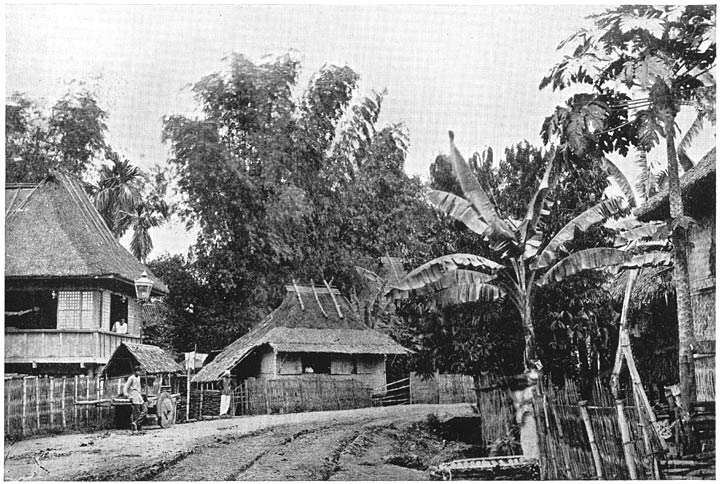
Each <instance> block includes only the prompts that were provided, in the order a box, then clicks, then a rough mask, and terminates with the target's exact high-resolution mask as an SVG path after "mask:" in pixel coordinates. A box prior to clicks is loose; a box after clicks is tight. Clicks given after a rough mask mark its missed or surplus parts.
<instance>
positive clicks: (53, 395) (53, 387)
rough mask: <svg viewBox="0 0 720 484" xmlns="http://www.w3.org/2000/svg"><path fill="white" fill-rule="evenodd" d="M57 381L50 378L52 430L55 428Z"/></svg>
mask: <svg viewBox="0 0 720 484" xmlns="http://www.w3.org/2000/svg"><path fill="white" fill-rule="evenodd" d="M54 383H55V381H54V380H53V377H50V429H52V428H53V427H54V426H55V385H54Z"/></svg>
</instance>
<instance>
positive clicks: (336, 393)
mask: <svg viewBox="0 0 720 484" xmlns="http://www.w3.org/2000/svg"><path fill="white" fill-rule="evenodd" d="M330 383H331V384H332V387H333V392H335V400H337V404H338V410H342V405H340V397H339V396H338V390H337V382H336V381H335V380H332V381H331V382H330Z"/></svg>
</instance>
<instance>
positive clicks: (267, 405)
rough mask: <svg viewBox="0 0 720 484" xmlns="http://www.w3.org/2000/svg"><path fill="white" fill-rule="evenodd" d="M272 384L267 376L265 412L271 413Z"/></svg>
mask: <svg viewBox="0 0 720 484" xmlns="http://www.w3.org/2000/svg"><path fill="white" fill-rule="evenodd" d="M269 393H270V386H269V383H268V380H267V378H265V413H267V414H268V415H270V395H269Z"/></svg>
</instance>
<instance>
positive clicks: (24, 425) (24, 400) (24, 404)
mask: <svg viewBox="0 0 720 484" xmlns="http://www.w3.org/2000/svg"><path fill="white" fill-rule="evenodd" d="M28 378H29V377H24V378H23V396H22V423H21V425H22V434H23V435H27V379H28Z"/></svg>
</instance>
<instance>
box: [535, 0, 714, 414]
mask: <svg viewBox="0 0 720 484" xmlns="http://www.w3.org/2000/svg"><path fill="white" fill-rule="evenodd" d="M715 16H716V8H715V6H713V5H683V6H651V5H624V6H620V7H613V8H612V9H609V10H607V11H605V12H603V13H600V14H597V15H593V16H591V17H590V19H591V20H592V22H593V28H592V29H583V30H580V31H578V32H576V33H575V34H573V35H571V36H570V37H569V38H568V39H567V40H565V41H564V42H562V43H561V44H560V46H559V47H558V49H559V50H560V49H565V48H569V49H572V54H571V55H565V56H564V58H563V59H562V60H561V61H560V62H558V63H557V64H556V65H555V66H554V67H553V68H552V70H551V71H550V73H549V74H548V75H547V76H546V77H545V78H544V79H543V80H542V82H541V84H540V88H541V89H542V88H544V87H546V86H551V87H552V88H553V90H555V89H558V90H561V89H564V88H566V87H569V86H573V85H575V86H577V85H582V84H585V85H589V86H591V89H592V94H585V93H583V94H581V95H576V96H574V97H573V99H574V102H572V103H571V104H572V107H571V108H558V109H557V110H556V112H555V114H554V115H552V116H550V117H549V118H548V119H547V120H546V123H545V125H544V127H543V130H544V131H545V136H546V139H547V136H548V134H552V133H556V132H561V133H562V135H563V136H564V137H565V138H567V139H568V140H570V141H571V142H572V143H573V145H574V148H575V149H576V150H585V149H586V147H587V145H588V144H594V145H596V146H597V147H598V148H599V149H600V150H601V151H603V152H610V151H614V150H618V148H620V150H619V151H621V154H625V153H626V152H627V146H628V144H633V145H635V146H637V147H639V148H640V149H641V150H645V151H647V150H650V149H652V148H653V146H654V145H656V144H659V142H660V138H661V137H663V138H665V148H666V153H667V179H668V194H669V205H670V223H671V226H672V229H673V230H672V240H673V244H674V250H675V264H674V273H673V276H674V279H673V281H674V284H675V286H676V298H677V308H678V334H679V363H680V382H681V386H682V399H683V405H685V406H688V405H690V403H691V402H692V401H694V400H695V370H694V361H693V356H692V346H693V343H694V329H693V315H692V306H691V303H690V282H689V274H688V268H687V245H688V241H687V228H688V226H689V224H690V223H691V220H689V218H688V217H686V216H685V215H684V211H683V201H682V196H681V192H680V182H679V166H682V167H683V168H684V169H685V170H687V169H689V168H691V167H692V161H691V160H690V159H689V157H688V156H687V154H686V148H687V147H688V146H689V145H690V143H691V142H692V139H693V137H694V136H695V135H697V133H698V132H699V131H700V128H701V127H702V125H703V123H705V122H706V121H709V122H710V123H712V124H715V89H716V88H715V78H714V76H713V70H714V68H715V57H716V40H715V37H716V25H715V22H716V20H715ZM683 106H693V107H694V108H695V111H696V115H695V120H694V121H693V123H692V125H691V126H690V128H689V129H688V130H687V132H686V133H685V136H684V137H683V138H682V139H681V141H680V143H679V144H676V142H675V130H676V116H677V114H678V113H679V112H680V109H681V107H683ZM589 107H592V109H589ZM578 113H582V116H578V115H577V114H578ZM610 117H613V118H615V119H614V120H613V121H612V122H608V119H609V118H610ZM622 120H624V121H622ZM623 150H624V151H625V153H622V151H623ZM641 173H644V172H641Z"/></svg>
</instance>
